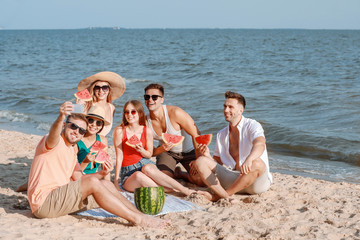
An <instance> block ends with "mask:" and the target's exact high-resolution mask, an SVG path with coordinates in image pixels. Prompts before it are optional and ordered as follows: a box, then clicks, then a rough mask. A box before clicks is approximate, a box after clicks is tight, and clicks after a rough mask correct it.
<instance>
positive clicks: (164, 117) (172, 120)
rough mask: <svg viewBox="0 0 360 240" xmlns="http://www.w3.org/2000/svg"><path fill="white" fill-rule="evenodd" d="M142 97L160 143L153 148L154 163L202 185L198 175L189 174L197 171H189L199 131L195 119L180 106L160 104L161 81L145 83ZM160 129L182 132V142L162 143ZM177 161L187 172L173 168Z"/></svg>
mask: <svg viewBox="0 0 360 240" xmlns="http://www.w3.org/2000/svg"><path fill="white" fill-rule="evenodd" d="M144 99H145V105H146V107H147V108H148V110H149V115H148V116H147V120H148V126H149V128H151V129H152V132H153V135H154V139H155V140H158V141H159V142H160V143H161V145H160V146H158V147H157V148H155V149H154V152H153V156H156V160H157V161H156V165H157V167H158V168H159V169H160V171H162V172H164V173H165V174H167V175H168V176H170V177H172V178H174V177H175V178H183V179H186V180H188V181H190V182H192V183H195V184H197V185H200V186H201V185H203V183H202V181H201V179H200V177H199V176H196V175H195V174H192V173H195V172H196V171H191V165H192V162H193V161H195V160H196V153H195V150H194V148H195V147H194V145H195V140H194V139H195V137H197V136H199V135H200V132H199V130H198V128H197V126H196V124H195V122H194V120H193V119H192V118H191V116H190V115H189V114H187V113H186V112H185V111H184V110H182V109H181V108H179V107H176V106H170V105H163V102H164V87H163V86H162V85H160V84H157V83H154V84H150V85H148V86H147V87H146V88H145V95H144ZM162 133H169V134H172V135H177V136H184V137H185V139H184V141H183V142H182V143H181V144H179V145H177V146H173V144H172V143H164V141H163V140H162V137H161V135H162ZM177 163H180V164H181V165H182V166H183V167H184V168H185V169H186V171H187V172H186V173H185V172H182V171H181V170H180V169H179V168H176V164H177ZM193 169H195V168H193ZM190 173H191V174H190Z"/></svg>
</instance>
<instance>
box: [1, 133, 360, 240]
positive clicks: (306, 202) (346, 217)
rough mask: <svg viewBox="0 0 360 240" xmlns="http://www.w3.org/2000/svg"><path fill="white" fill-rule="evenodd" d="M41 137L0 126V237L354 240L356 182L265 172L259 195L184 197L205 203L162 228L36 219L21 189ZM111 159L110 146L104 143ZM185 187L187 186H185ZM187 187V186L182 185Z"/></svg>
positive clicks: (358, 205) (359, 225)
mask: <svg viewBox="0 0 360 240" xmlns="http://www.w3.org/2000/svg"><path fill="white" fill-rule="evenodd" d="M41 138H42V136H39V135H33V134H25V133H21V132H16V131H7V130H2V129H0V140H1V143H0V171H1V172H0V224H1V225H2V229H3V230H2V231H1V232H0V238H4V239H15V238H20V239H21V238H26V239H37V238H38V236H39V233H40V234H41V236H42V237H43V238H47V239H68V238H74V239H78V238H88V239H111V238H116V237H118V238H120V239H157V238H160V239H161V238H165V239H195V238H196V239H220V238H224V239H254V238H255V239H258V238H261V239H279V238H282V239H294V238H296V239H309V238H313V239H314V238H320V239H340V238H347V239H358V238H360V232H359V230H358V229H360V197H359V196H360V184H352V183H346V182H329V181H325V180H317V179H312V178H306V177H301V176H295V175H286V174H281V173H277V172H272V175H273V178H274V183H273V184H272V186H271V188H270V189H269V190H268V191H267V192H265V193H262V194H260V195H253V196H248V195H237V194H236V195H234V197H235V198H236V199H237V200H239V203H238V204H235V205H229V203H227V202H226V201H218V202H216V203H211V202H208V201H206V200H204V199H202V198H185V199H186V200H189V201H191V202H194V203H195V204H197V205H199V206H201V207H203V208H205V210H206V211H200V210H194V211H188V212H184V213H170V214H167V215H165V216H162V217H161V218H164V219H167V220H171V222H172V227H168V228H166V229H163V230H157V229H143V228H141V227H137V226H129V225H128V223H127V221H125V220H124V219H121V218H107V219H94V218H89V217H80V216H75V215H68V216H63V217H60V218H55V219H41V220H40V219H36V218H35V217H34V216H33V215H32V213H31V211H30V208H29V205H28V203H27V196H26V194H25V193H17V192H15V190H16V188H17V187H18V186H19V185H21V184H22V183H24V181H26V179H27V176H28V173H29V170H30V166H31V162H32V159H33V156H34V152H35V148H36V145H37V144H38V142H39V141H40V139H41ZM109 154H110V156H111V157H112V159H113V161H114V159H115V153H114V148H113V146H110V148H109ZM187 185H188V186H190V185H189V184H187ZM190 187H191V186H190Z"/></svg>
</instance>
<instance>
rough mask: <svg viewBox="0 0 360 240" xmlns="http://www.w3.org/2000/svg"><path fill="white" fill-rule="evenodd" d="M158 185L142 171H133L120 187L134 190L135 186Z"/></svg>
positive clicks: (130, 190)
mask: <svg viewBox="0 0 360 240" xmlns="http://www.w3.org/2000/svg"><path fill="white" fill-rule="evenodd" d="M157 186H158V185H157V184H156V183H155V182H154V181H153V180H152V179H151V178H149V177H148V176H146V175H145V174H144V173H142V172H140V171H137V172H134V173H133V174H132V175H131V176H130V177H129V178H128V179H126V181H125V182H124V184H123V185H122V187H123V188H124V189H125V190H126V191H129V192H134V191H135V188H139V187H157Z"/></svg>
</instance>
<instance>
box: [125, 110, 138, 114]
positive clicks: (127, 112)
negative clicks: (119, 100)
mask: <svg viewBox="0 0 360 240" xmlns="http://www.w3.org/2000/svg"><path fill="white" fill-rule="evenodd" d="M124 113H125V114H126V115H128V114H130V113H131V115H135V114H136V113H137V112H136V110H131V111H125V112H124Z"/></svg>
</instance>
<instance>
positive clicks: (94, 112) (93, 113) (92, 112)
mask: <svg viewBox="0 0 360 240" xmlns="http://www.w3.org/2000/svg"><path fill="white" fill-rule="evenodd" d="M86 116H87V117H94V118H97V119H100V120H103V121H104V125H105V126H107V125H110V122H109V121H108V120H106V114H105V110H104V108H103V107H100V106H96V105H94V106H92V107H91V108H90V109H89V111H88V113H87V114H86Z"/></svg>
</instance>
